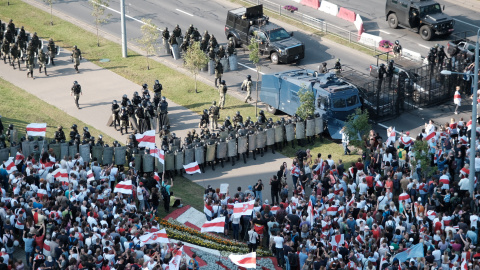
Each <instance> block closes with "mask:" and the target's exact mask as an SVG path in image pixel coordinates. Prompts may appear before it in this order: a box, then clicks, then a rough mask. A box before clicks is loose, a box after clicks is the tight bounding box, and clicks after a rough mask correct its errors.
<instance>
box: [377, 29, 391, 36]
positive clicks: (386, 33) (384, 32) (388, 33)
mask: <svg viewBox="0 0 480 270" xmlns="http://www.w3.org/2000/svg"><path fill="white" fill-rule="evenodd" d="M378 31H380V32H382V33H385V34H387V35H390V33H389V32H387V31H383V30H378Z"/></svg>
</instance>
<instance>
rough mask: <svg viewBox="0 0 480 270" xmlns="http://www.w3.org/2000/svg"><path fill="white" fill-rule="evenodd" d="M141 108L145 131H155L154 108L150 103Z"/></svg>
mask: <svg viewBox="0 0 480 270" xmlns="http://www.w3.org/2000/svg"><path fill="white" fill-rule="evenodd" d="M143 107H144V108H145V122H146V124H147V125H146V127H147V130H151V129H155V128H154V123H153V121H154V117H155V108H154V107H153V105H152V103H151V102H150V101H149V102H147V106H143Z"/></svg>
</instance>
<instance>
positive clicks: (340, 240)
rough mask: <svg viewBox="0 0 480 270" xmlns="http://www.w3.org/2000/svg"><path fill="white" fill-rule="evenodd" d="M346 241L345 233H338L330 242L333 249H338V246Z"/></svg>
mask: <svg viewBox="0 0 480 270" xmlns="http://www.w3.org/2000/svg"><path fill="white" fill-rule="evenodd" d="M343 243H345V236H344V235H343V234H337V235H334V236H332V239H331V241H330V244H331V245H332V247H333V249H334V250H336V248H337V247H339V246H341V245H343Z"/></svg>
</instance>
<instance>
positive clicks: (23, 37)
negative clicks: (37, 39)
mask: <svg viewBox="0 0 480 270" xmlns="http://www.w3.org/2000/svg"><path fill="white" fill-rule="evenodd" d="M17 39H18V46H19V47H20V50H21V51H22V52H23V53H26V51H25V50H26V49H27V33H26V32H25V28H24V27H23V26H22V28H21V29H20V33H19V34H18V37H17ZM21 58H22V61H23V55H22V56H21Z"/></svg>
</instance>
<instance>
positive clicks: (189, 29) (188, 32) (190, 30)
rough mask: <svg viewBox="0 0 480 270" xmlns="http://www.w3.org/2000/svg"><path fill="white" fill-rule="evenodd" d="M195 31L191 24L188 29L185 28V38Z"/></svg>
mask: <svg viewBox="0 0 480 270" xmlns="http://www.w3.org/2000/svg"><path fill="white" fill-rule="evenodd" d="M194 30H195V28H193V24H190V27H188V28H187V33H186V34H185V37H187V36H190V35H191V34H193V31H194Z"/></svg>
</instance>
